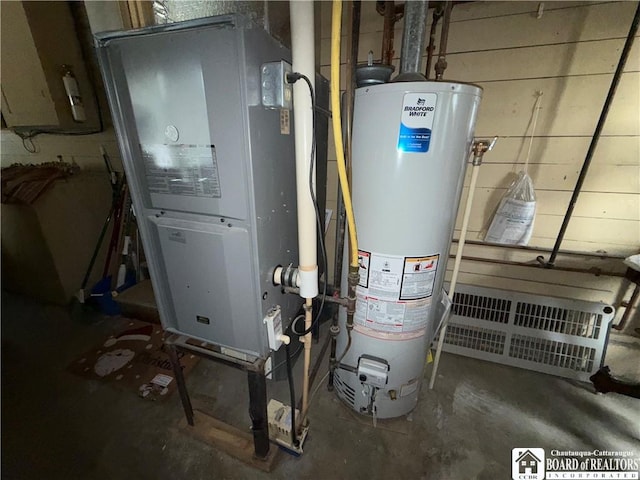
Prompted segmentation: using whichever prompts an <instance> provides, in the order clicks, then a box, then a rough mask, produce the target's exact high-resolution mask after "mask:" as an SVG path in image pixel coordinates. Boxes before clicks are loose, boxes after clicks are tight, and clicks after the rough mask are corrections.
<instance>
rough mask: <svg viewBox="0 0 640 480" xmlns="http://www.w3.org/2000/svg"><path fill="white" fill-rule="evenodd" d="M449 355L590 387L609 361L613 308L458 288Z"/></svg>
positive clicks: (447, 343) (446, 347) (446, 343)
mask: <svg viewBox="0 0 640 480" xmlns="http://www.w3.org/2000/svg"><path fill="white" fill-rule="evenodd" d="M451 312H452V313H451V318H450V319H449V328H448V329H447V334H446V336H445V340H444V351H445V352H450V353H456V354H458V355H464V356H467V357H473V358H479V359H482V360H488V361H492V362H496V363H502V364H505V365H512V366H516V367H520V368H525V369H528V370H535V371H538V372H543V373H549V374H552V375H558V376H561V377H566V378H573V379H577V380H582V381H585V382H586V381H589V377H590V376H591V375H592V374H593V373H595V371H596V370H597V369H598V368H600V366H601V365H602V361H603V359H604V355H605V349H606V342H607V338H608V331H609V325H610V323H611V321H612V320H613V317H614V314H615V310H614V309H613V307H612V306H611V305H606V304H602V303H597V302H585V301H580V300H573V299H564V298H556V297H546V296H542V295H530V294H525V293H520V292H513V291H509V290H498V289H493V288H485V287H477V286H473V285H464V284H459V285H458V291H457V292H456V293H455V295H454V298H453V306H452V310H451Z"/></svg>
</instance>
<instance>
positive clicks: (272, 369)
mask: <svg viewBox="0 0 640 480" xmlns="http://www.w3.org/2000/svg"><path fill="white" fill-rule="evenodd" d="M299 343H300V345H298V348H297V349H296V351H295V352H293V355H291V356H292V357H295V356H296V355H298V353H300V350H302V347H303V345H304V344H303V343H302V342H299ZM285 363H287V360H286V359H285V360H282V361H281V362H280V363H278V364H277V365H276V366H275V367H273V368H271V370H269V371H268V372H267V373H265V374H264V376H265V377H268V376H269V375H271V374H272V373H273V372H275V371H276V370H277V369H279V368H280V367H282V366H283V365H284V364H285Z"/></svg>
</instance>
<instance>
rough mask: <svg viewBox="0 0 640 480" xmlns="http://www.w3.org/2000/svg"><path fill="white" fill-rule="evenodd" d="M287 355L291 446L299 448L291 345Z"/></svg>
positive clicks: (287, 348) (287, 346)
mask: <svg viewBox="0 0 640 480" xmlns="http://www.w3.org/2000/svg"><path fill="white" fill-rule="evenodd" d="M285 350H286V354H287V360H286V362H287V378H288V379H289V401H290V402H291V445H292V446H293V447H297V446H298V439H297V438H296V437H297V435H296V429H297V428H298V426H297V425H296V391H295V386H294V384H293V368H292V367H291V352H290V351H289V345H288V344H287V345H285Z"/></svg>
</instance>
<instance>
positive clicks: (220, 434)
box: [178, 410, 279, 472]
mask: <svg viewBox="0 0 640 480" xmlns="http://www.w3.org/2000/svg"><path fill="white" fill-rule="evenodd" d="M193 413H194V426H190V425H189V424H187V420H186V418H185V417H184V416H183V417H181V419H180V421H179V422H178V430H179V431H180V432H182V433H184V434H185V435H188V436H190V437H193V438H196V439H198V440H200V441H201V442H204V443H206V444H208V445H211V446H213V447H214V448H216V449H218V450H221V451H223V452H225V453H227V454H228V455H231V456H232V457H235V458H237V459H238V460H240V461H241V462H243V463H246V464H247V465H249V466H250V467H253V468H256V469H258V470H262V471H264V472H271V471H272V470H273V467H274V466H275V462H276V460H277V457H278V452H279V449H278V447H276V446H271V448H270V449H269V454H268V455H267V458H266V459H265V460H261V459H259V458H257V457H255V455H254V453H253V436H252V435H251V434H249V433H247V432H244V431H242V430H239V429H237V428H235V427H232V426H231V425H228V424H226V423H224V422H221V421H220V420H217V419H215V418H213V417H211V416H209V415H207V414H205V413H202V412H200V411H197V410H196V411H194V412H193Z"/></svg>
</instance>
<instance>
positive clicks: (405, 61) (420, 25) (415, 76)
mask: <svg viewBox="0 0 640 480" xmlns="http://www.w3.org/2000/svg"><path fill="white" fill-rule="evenodd" d="M428 11H429V2H428V1H426V0H416V1H408V2H406V3H405V7H404V31H403V33H402V53H401V56H400V74H399V75H398V77H396V79H395V80H394V81H404V82H408V81H420V80H426V79H425V77H424V75H422V73H420V72H421V71H422V55H423V53H424V51H425V36H426V31H427V14H428Z"/></svg>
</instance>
